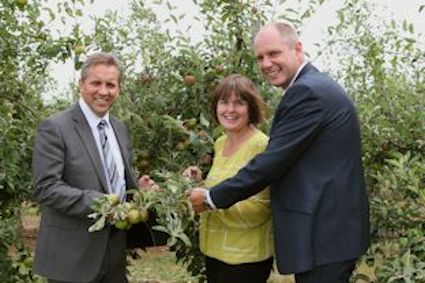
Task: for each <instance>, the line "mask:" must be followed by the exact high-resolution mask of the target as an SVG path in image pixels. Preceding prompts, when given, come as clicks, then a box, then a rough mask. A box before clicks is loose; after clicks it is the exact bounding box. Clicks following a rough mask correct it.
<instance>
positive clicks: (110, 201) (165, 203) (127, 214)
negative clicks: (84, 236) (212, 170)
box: [88, 171, 198, 247]
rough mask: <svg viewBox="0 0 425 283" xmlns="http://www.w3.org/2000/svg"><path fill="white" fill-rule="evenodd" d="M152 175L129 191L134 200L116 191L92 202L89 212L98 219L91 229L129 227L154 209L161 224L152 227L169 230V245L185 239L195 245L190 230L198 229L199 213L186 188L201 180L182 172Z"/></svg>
mask: <svg viewBox="0 0 425 283" xmlns="http://www.w3.org/2000/svg"><path fill="white" fill-rule="evenodd" d="M152 178H153V179H154V180H156V182H154V181H153V179H150V177H148V176H143V177H142V178H140V180H139V189H132V190H129V191H128V194H129V195H130V198H129V199H131V201H128V202H120V200H119V197H118V196H117V195H115V194H108V195H103V196H102V197H99V198H98V199H96V200H95V202H94V204H93V205H92V209H93V212H92V213H91V214H89V215H88V217H89V218H92V219H94V220H95V223H94V224H93V225H91V226H90V228H89V232H96V231H99V230H102V229H103V228H104V227H105V226H106V225H114V226H115V227H116V228H117V229H120V230H127V229H130V228H131V226H132V225H134V224H137V223H139V222H146V221H147V220H148V219H149V215H150V211H151V212H154V214H155V215H156V219H155V220H156V222H157V225H155V226H153V227H152V229H154V230H157V231H160V232H164V233H167V234H168V235H169V238H168V240H167V245H168V246H169V247H174V246H176V245H178V244H179V242H180V241H181V242H182V243H183V244H184V245H186V246H191V245H192V240H191V237H190V236H188V235H187V234H186V232H185V231H187V230H193V229H195V230H197V228H198V217H197V216H196V214H195V213H194V211H193V210H192V208H191V205H190V203H189V202H188V200H187V196H186V191H187V190H188V189H190V188H193V187H196V186H197V185H198V184H197V183H196V182H197V181H195V180H194V179H192V178H188V177H184V176H182V175H181V174H179V173H172V172H166V171H154V172H153V174H152Z"/></svg>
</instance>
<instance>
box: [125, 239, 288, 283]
mask: <svg viewBox="0 0 425 283" xmlns="http://www.w3.org/2000/svg"><path fill="white" fill-rule="evenodd" d="M139 254H140V255H141V257H140V258H139V259H137V260H130V266H129V271H130V275H129V277H128V278H129V281H130V283H195V282H197V279H196V278H194V277H192V276H190V274H189V273H188V272H187V271H186V269H185V267H184V266H183V265H181V264H177V263H176V261H175V256H174V253H172V252H170V251H168V250H167V249H166V248H165V247H160V248H155V249H148V250H147V251H146V252H139ZM268 283H294V281H293V278H292V276H281V275H279V274H277V273H275V272H273V273H272V274H271V275H270V278H269V280H268Z"/></svg>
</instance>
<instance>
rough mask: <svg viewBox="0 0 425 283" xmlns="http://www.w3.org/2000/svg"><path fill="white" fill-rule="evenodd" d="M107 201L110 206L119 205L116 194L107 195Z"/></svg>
mask: <svg viewBox="0 0 425 283" xmlns="http://www.w3.org/2000/svg"><path fill="white" fill-rule="evenodd" d="M108 200H109V202H110V203H111V204H112V205H118V204H119V203H120V196H119V195H117V194H109V195H108Z"/></svg>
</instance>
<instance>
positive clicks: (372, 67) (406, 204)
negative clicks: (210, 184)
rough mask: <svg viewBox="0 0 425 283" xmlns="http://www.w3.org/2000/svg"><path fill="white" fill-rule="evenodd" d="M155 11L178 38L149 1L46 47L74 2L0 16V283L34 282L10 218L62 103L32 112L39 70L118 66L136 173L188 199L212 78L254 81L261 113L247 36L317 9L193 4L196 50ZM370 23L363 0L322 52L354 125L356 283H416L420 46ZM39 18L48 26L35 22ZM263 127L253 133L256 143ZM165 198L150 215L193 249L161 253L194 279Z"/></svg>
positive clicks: (222, 1)
mask: <svg viewBox="0 0 425 283" xmlns="http://www.w3.org/2000/svg"><path fill="white" fill-rule="evenodd" d="M23 2H25V1H23ZM154 2H155V3H159V4H158V5H162V7H167V8H168V11H169V13H168V19H166V22H167V21H168V22H170V23H174V25H175V26H177V27H179V28H178V29H177V30H175V31H171V30H168V29H164V27H163V24H162V23H160V21H159V20H158V18H157V15H156V14H155V13H154V12H153V9H151V8H148V7H147V6H146V5H147V4H145V3H146V1H132V2H131V13H130V15H128V16H123V15H119V14H118V13H116V12H110V13H108V14H107V15H105V16H104V17H97V18H95V19H94V20H95V31H94V32H93V33H91V32H88V31H82V30H81V29H80V28H79V26H78V20H76V21H75V23H76V24H74V25H73V26H71V30H70V31H69V34H68V35H66V36H63V35H61V36H58V37H54V36H52V32H53V33H54V31H52V30H51V28H50V27H49V22H50V20H54V19H56V20H60V21H62V22H63V23H65V22H66V21H67V19H69V18H71V19H78V17H79V16H81V15H82V10H81V8H80V7H82V6H83V4H84V1H83V0H63V1H59V3H58V6H57V7H58V8H57V9H56V10H55V9H53V8H51V7H47V6H46V5H45V4H44V2H43V1H42V0H32V1H30V2H28V3H27V4H25V5H23V4H19V5H18V4H16V1H15V0H6V1H2V2H1V3H0V13H1V15H2V16H1V17H0V102H1V103H0V131H1V132H0V142H1V144H2V147H1V148H0V193H1V194H2V201H1V203H0V281H1V282H28V281H30V280H32V279H31V274H30V273H27V272H26V271H25V270H28V269H25V268H24V267H25V260H26V259H25V258H27V256H26V252H25V251H24V250H20V245H19V243H18V242H19V240H18V238H17V233H16V231H18V229H17V228H16V227H17V226H18V225H19V209H18V208H19V204H20V203H21V202H22V201H24V200H28V199H29V198H30V192H31V189H30V187H31V186H30V172H31V169H30V155H31V143H32V137H33V135H34V130H35V128H36V125H37V123H38V121H39V120H40V119H41V118H44V117H45V116H47V115H48V114H49V113H51V112H53V111H56V110H57V109H60V108H63V107H64V106H65V105H66V104H68V103H69V102H67V101H59V102H57V103H55V104H53V105H50V106H49V108H48V109H43V108H42V106H43V105H42V100H41V98H40V94H41V93H43V92H45V91H46V90H47V89H48V87H49V79H48V73H47V70H48V69H47V67H48V63H50V62H54V61H58V60H65V59H67V58H72V59H73V60H74V64H75V67H76V69H78V68H80V67H81V64H82V61H83V60H84V58H85V56H86V55H87V54H89V53H90V52H92V51H95V50H104V51H113V52H115V53H117V54H118V55H119V56H120V59H121V61H122V63H123V67H124V70H125V74H124V75H125V77H124V81H123V85H122V90H121V94H122V95H121V97H120V99H119V101H118V104H117V105H116V106H115V107H114V109H113V111H114V112H115V113H114V114H116V115H117V116H119V117H120V118H121V119H123V120H124V121H125V122H126V123H127V124H128V125H129V127H130V131H131V134H132V143H133V147H134V150H133V153H134V157H133V160H134V169H135V171H136V172H137V173H138V174H150V175H152V176H153V177H154V178H155V180H156V181H157V182H158V183H159V184H160V185H161V186H162V187H164V188H169V186H170V184H172V183H173V182H177V184H178V185H176V186H177V187H184V186H185V185H184V184H182V183H181V180H180V179H179V178H178V177H177V176H180V172H181V170H182V169H184V168H185V167H186V166H188V165H198V166H199V167H201V168H202V169H203V172H207V171H208V168H209V166H210V164H211V158H212V156H213V152H212V145H213V140H214V139H215V138H216V137H217V136H219V135H220V133H221V130H220V128H219V127H217V125H216V124H215V123H213V122H212V119H211V115H210V111H209V106H208V103H209V100H210V94H211V93H212V90H213V88H214V87H215V85H216V84H217V82H218V81H219V80H220V79H221V78H223V77H225V76H227V75H228V74H231V73H234V72H239V73H242V74H245V75H247V76H248V77H250V78H251V79H252V80H253V81H254V82H255V83H256V85H257V86H258V87H259V89H260V91H261V94H262V95H263V96H264V97H265V99H266V101H267V103H268V104H269V106H270V111H269V112H270V113H273V108H274V107H275V106H276V105H277V102H278V100H279V99H280V91H279V90H273V89H272V88H270V86H268V85H267V83H265V82H264V80H263V79H262V78H261V76H260V75H259V72H258V70H257V66H256V64H255V58H254V55H253V52H252V49H251V41H252V37H253V34H254V33H255V31H256V30H257V29H258V27H259V26H260V25H262V24H263V23H264V22H265V21H268V20H269V19H270V18H273V19H280V18H284V19H289V20H291V21H292V22H294V23H295V24H296V25H297V26H300V27H302V26H303V24H304V23H305V22H306V21H307V20H308V18H309V17H311V16H312V15H313V14H314V12H315V10H316V9H317V7H319V6H320V5H321V4H322V3H323V2H324V0H314V1H313V0H312V1H302V0H299V1H292V2H291V3H289V2H288V3H286V1H279V2H282V3H283V5H280V4H282V3H280V4H276V3H277V1H274V2H273V1H268V0H264V1H245V0H241V1H227V0H219V1H211V0H203V1H193V2H194V4H195V6H196V8H197V9H198V10H199V11H200V13H201V15H202V18H200V19H199V20H198V21H197V22H195V24H196V25H198V26H202V27H203V29H204V30H205V35H204V36H203V37H200V38H199V39H198V38H197V37H196V35H195V34H193V32H192V31H191V30H190V29H184V30H183V29H182V28H181V25H180V24H181V21H182V20H183V19H185V17H186V15H184V14H178V13H179V12H178V9H177V8H176V7H174V6H173V5H172V2H171V1H165V3H164V4H161V3H163V2H164V1H154ZM254 2H255V3H254ZM297 5H298V6H297ZM422 10H423V5H422V6H420V7H419V12H421V11H422ZM278 11H282V14H280V15H279V14H277V12H278ZM374 11H375V7H373V5H371V4H368V3H366V1H364V0H346V1H345V2H344V5H343V7H342V8H341V9H340V10H339V11H338V13H337V17H338V23H337V24H335V25H334V26H331V27H329V30H328V37H327V38H326V39H325V41H324V42H323V44H322V46H324V47H323V48H324V49H323V50H321V51H322V55H321V56H322V57H323V58H325V59H326V60H327V62H329V65H328V66H327V69H328V71H330V72H331V73H332V74H333V77H334V78H336V79H337V80H339V81H340V82H341V83H342V84H343V85H344V86H345V88H346V89H347V90H348V92H349V94H350V95H351V97H352V98H353V100H354V101H355V103H356V106H357V108H358V110H359V116H360V119H361V122H362V125H363V149H364V158H363V161H364V168H365V175H366V178H367V185H368V190H369V193H370V207H371V222H372V227H371V228H372V229H371V233H372V236H373V239H372V245H371V247H370V249H369V252H368V254H367V255H366V256H365V257H364V258H363V259H362V260H361V261H360V263H359V266H358V268H357V272H356V276H355V278H354V280H363V281H367V282H421V281H424V274H425V271H424V258H425V252H424V248H423V242H424V237H425V236H424V231H425V227H424V226H423V225H424V224H423V223H424V222H425V219H424V217H425V212H424V207H425V203H424V202H425V200H424V194H425V193H424V188H425V186H424V179H425V178H424V174H425V173H424V170H425V168H424V152H423V151H424V139H423V130H424V124H423V121H424V120H425V119H424V113H425V111H424V103H423V101H425V100H424V92H425V82H424V76H423V72H424V68H425V66H424V65H425V64H424V53H423V44H424V42H421V41H419V40H418V36H417V35H416V34H415V33H414V27H413V25H411V24H410V23H408V22H407V21H404V22H401V23H398V22H395V21H393V20H388V21H386V22H384V23H382V20H381V19H378V20H377V19H376V15H375V14H374ZM46 14H47V18H48V17H50V20H45V19H46ZM376 23H379V27H378V26H377V24H376ZM269 120H270V119H269ZM269 122H270V121H269ZM268 125H269V124H268V123H266V124H265V125H263V126H262V129H263V130H264V131H266V132H267V129H268ZM170 172H173V173H170ZM173 180H174V181H173ZM165 192H166V195H162V197H161V202H160V203H156V205H155V207H156V209H157V210H158V213H159V217H158V219H159V220H160V221H161V219H163V220H165V219H170V217H171V218H173V221H163V222H162V223H160V225H161V226H162V227H163V228H164V229H166V230H167V231H168V232H170V233H171V234H172V231H173V229H174V228H175V227H174V228H171V227H170V226H167V225H172V224H173V223H174V224H175V223H177V222H178V223H180V224H178V225H176V227H180V228H182V229H180V228H179V229H180V231H181V230H183V231H182V232H183V233H184V234H185V235H186V236H187V237H188V238H189V239H190V241H191V243H192V245H185V244H183V243H184V241H182V240H181V238H178V237H175V238H176V239H177V240H170V241H173V242H170V244H172V245H174V246H173V247H174V248H175V252H176V256H177V258H178V259H179V260H180V261H182V262H184V263H185V264H186V266H187V268H188V269H189V270H190V271H192V272H194V274H198V273H199V272H201V271H202V266H203V264H202V257H201V255H200V253H199V250H198V248H197V246H196V245H195V243H197V231H196V225H192V224H193V223H195V222H193V223H192V224H190V225H189V224H187V222H185V221H188V220H189V219H192V218H190V217H192V216H190V217H189V218H187V217H185V216H183V215H187V214H179V213H182V212H184V213H188V212H187V211H186V210H185V208H183V207H176V208H173V207H174V205H171V204H170V203H174V202H173V201H175V200H176V199H179V198H180V197H183V196H182V195H177V196H178V197H177V196H176V195H174V194H173V193H171V192H172V191H168V190H166V191H165ZM165 192H164V193H165ZM178 192H179V193H182V191H178ZM168 209H174V210H168ZM173 214H174V215H179V216H178V217H177V218H178V219H177V218H176V217H174V216H171V215H173ZM117 215H118V214H117ZM120 215H121V214H120ZM121 218H122V217H121ZM175 220H178V221H177V222H176V221H175ZM160 229H162V228H160ZM179 229H176V230H179ZM11 246H15V247H17V248H18V252H17V258H20V259H18V261H16V262H13V261H14V260H15V258H11V256H10V255H9V254H8V252H9V251H10V247H11ZM23 266H24V267H23Z"/></svg>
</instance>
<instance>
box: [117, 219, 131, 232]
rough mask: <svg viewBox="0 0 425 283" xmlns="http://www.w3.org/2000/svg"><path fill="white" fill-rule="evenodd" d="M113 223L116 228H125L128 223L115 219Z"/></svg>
mask: <svg viewBox="0 0 425 283" xmlns="http://www.w3.org/2000/svg"><path fill="white" fill-rule="evenodd" d="M114 225H115V228H117V229H118V230H125V229H127V226H128V223H127V221H125V220H117V221H116V222H115V224H114Z"/></svg>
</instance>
